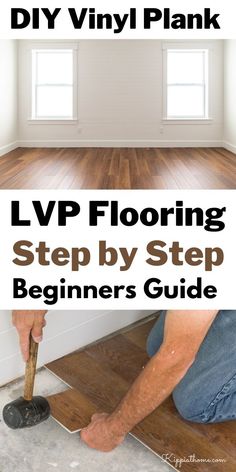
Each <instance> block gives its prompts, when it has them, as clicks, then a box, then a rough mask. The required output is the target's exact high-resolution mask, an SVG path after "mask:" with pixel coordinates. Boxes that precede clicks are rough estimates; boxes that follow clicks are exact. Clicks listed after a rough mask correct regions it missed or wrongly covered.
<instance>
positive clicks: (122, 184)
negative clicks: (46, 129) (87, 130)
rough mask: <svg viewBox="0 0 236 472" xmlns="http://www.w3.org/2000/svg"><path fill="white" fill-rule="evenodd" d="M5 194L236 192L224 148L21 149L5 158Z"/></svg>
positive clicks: (1, 171)
mask: <svg viewBox="0 0 236 472" xmlns="http://www.w3.org/2000/svg"><path fill="white" fill-rule="evenodd" d="M0 188H1V189H4V188H5V189H7V188H8V189H14V188H15V189H18V188H22V189H32V188H37V189H50V188H51V189H56V188H65V189H178V188H179V189H224V188H225V189H226V188H229V189H235V188H236V159H235V155H234V154H233V153H231V152H229V151H227V150H226V149H224V148H50V149H46V148H18V149H16V150H14V151H12V152H10V153H8V154H6V155H5V156H2V157H1V158H0Z"/></svg>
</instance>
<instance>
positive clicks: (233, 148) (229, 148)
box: [223, 142, 236, 154]
mask: <svg viewBox="0 0 236 472" xmlns="http://www.w3.org/2000/svg"><path fill="white" fill-rule="evenodd" d="M223 147H224V148H225V149H227V151H230V152H233V153H234V154H236V146H234V145H233V144H231V143H227V142H224V143H223Z"/></svg>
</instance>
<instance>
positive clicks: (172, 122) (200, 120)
mask: <svg viewBox="0 0 236 472" xmlns="http://www.w3.org/2000/svg"><path fill="white" fill-rule="evenodd" d="M212 122H213V119H212V118H198V119H196V118H188V119H187V118H185V119H184V118H175V119H173V118H162V123H163V125H210V124H212Z"/></svg>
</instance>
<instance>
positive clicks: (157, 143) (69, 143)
mask: <svg viewBox="0 0 236 472" xmlns="http://www.w3.org/2000/svg"><path fill="white" fill-rule="evenodd" d="M18 146H19V147H26V148H30V147H41V148H76V147H78V148H79V147H98V148H99V147H121V148H122V147H137V148H159V147H167V148H172V147H223V142H222V141H220V140H204V141H201V140H195V141H190V140H189V141H188V140H158V139H153V140H142V139H137V140H112V139H111V140H107V139H104V140H103V139H100V140H94V139H91V140H83V139H81V140H58V141H57V140H47V141H43V140H42V141H41V140H38V141H30V140H26V141H23V140H22V141H18Z"/></svg>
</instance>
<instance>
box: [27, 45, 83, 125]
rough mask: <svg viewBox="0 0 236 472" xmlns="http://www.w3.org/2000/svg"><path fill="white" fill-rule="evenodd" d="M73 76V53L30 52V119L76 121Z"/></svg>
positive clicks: (56, 50)
mask: <svg viewBox="0 0 236 472" xmlns="http://www.w3.org/2000/svg"><path fill="white" fill-rule="evenodd" d="M74 77H75V73H74V50H73V49H34V50H33V51H32V118H33V119H36V120H37V119H39V120H72V119H74V118H75V111H76V110H75V108H76V106H75V103H76V100H75V94H76V84H75V80H74Z"/></svg>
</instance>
